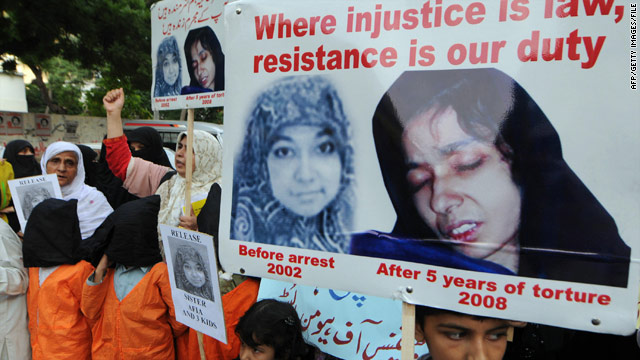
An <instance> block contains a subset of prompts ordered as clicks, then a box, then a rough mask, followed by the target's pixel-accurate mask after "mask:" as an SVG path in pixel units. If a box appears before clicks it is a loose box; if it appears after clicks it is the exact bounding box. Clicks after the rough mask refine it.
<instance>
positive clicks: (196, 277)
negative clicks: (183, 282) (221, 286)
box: [182, 260, 207, 288]
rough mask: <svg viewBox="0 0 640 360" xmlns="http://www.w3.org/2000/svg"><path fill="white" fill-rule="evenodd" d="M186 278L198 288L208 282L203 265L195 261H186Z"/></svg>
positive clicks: (184, 266) (183, 266)
mask: <svg viewBox="0 0 640 360" xmlns="http://www.w3.org/2000/svg"><path fill="white" fill-rule="evenodd" d="M182 270H184V276H185V277H186V278H187V281H189V283H190V284H191V285H193V286H195V287H197V288H199V287H201V286H202V285H204V284H205V282H206V281H207V277H206V276H205V273H204V269H203V268H202V265H201V264H200V263H198V262H195V261H193V260H186V261H185V262H184V265H182Z"/></svg>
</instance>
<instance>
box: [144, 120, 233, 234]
mask: <svg viewBox="0 0 640 360" xmlns="http://www.w3.org/2000/svg"><path fill="white" fill-rule="evenodd" d="M185 136H187V133H185V132H181V133H180V135H178V141H177V142H178V143H180V140H182V138H183V137H185ZM176 151H177V148H176ZM193 154H194V156H195V170H194V171H193V176H192V177H191V196H192V197H193V196H195V195H198V194H208V193H209V190H210V189H211V186H212V185H213V184H214V183H220V181H221V180H222V177H221V174H222V144H220V141H218V139H217V138H216V137H214V136H213V135H211V134H209V133H208V132H206V131H202V130H193ZM185 185H186V181H185V179H184V178H183V177H182V176H179V175H174V176H173V177H171V179H169V180H167V181H165V182H164V183H162V185H160V187H159V188H158V190H157V191H156V194H158V195H160V197H161V199H162V200H161V203H160V212H159V213H158V224H166V225H170V226H178V224H179V223H180V219H179V217H180V215H181V210H182V209H181V208H182V205H184V191H185Z"/></svg>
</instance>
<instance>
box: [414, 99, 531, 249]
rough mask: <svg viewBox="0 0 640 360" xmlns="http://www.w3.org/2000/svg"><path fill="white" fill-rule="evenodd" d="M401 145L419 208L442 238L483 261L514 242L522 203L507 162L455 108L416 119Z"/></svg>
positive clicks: (422, 115) (428, 113) (421, 115)
mask: <svg viewBox="0 0 640 360" xmlns="http://www.w3.org/2000/svg"><path fill="white" fill-rule="evenodd" d="M402 144H403V148H404V152H405V156H406V161H407V164H408V167H409V171H408V173H407V181H408V183H409V185H410V186H411V188H412V191H413V200H414V203H415V206H416V208H417V210H418V212H419V213H420V216H421V217H422V219H423V220H424V221H425V222H426V223H427V224H428V225H429V226H430V227H431V228H432V229H434V230H435V231H436V232H437V233H438V234H439V236H440V238H441V239H446V240H449V241H451V242H452V243H453V244H454V246H456V248H457V250H458V251H460V252H462V253H463V254H465V255H467V256H471V257H473V258H480V259H483V258H486V257H488V256H489V255H492V254H494V253H495V252H496V251H498V250H499V249H501V248H502V246H504V245H506V244H507V243H509V242H511V241H512V240H515V237H516V235H517V231H518V226H519V222H520V201H521V199H520V191H519V189H518V187H517V186H516V184H515V183H514V182H513V180H512V177H511V170H510V166H509V163H508V162H507V161H506V160H505V159H503V157H502V155H501V154H500V152H499V151H498V150H497V149H496V147H495V146H494V145H493V144H490V143H486V142H483V141H481V140H478V139H476V138H474V137H472V136H470V135H468V134H467V133H465V132H464V131H463V130H462V129H461V128H460V126H459V124H458V117H457V114H456V111H455V110H453V109H452V108H451V107H449V108H447V109H445V110H444V111H443V112H442V113H440V114H437V115H435V111H434V110H433V109H431V110H427V111H425V112H424V113H422V114H420V115H418V116H416V117H415V118H413V119H412V120H411V121H410V122H409V124H408V125H407V126H406V128H405V130H404V133H403V138H402Z"/></svg>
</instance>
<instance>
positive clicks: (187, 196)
mask: <svg viewBox="0 0 640 360" xmlns="http://www.w3.org/2000/svg"><path fill="white" fill-rule="evenodd" d="M193 118H194V111H193V109H189V110H187V148H186V149H185V161H186V162H187V163H186V173H185V176H184V179H185V181H186V184H185V187H184V210H185V215H187V216H190V215H191V178H192V177H193ZM196 335H197V337H198V349H199V350H200V360H206V359H207V356H206V355H205V353H204V337H203V335H202V333H201V332H200V331H196Z"/></svg>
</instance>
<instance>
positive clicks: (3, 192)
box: [0, 160, 16, 223]
mask: <svg viewBox="0 0 640 360" xmlns="http://www.w3.org/2000/svg"><path fill="white" fill-rule="evenodd" d="M13 178H14V174H13V166H11V163H9V162H8V161H5V160H0V219H2V220H4V221H5V222H6V223H9V217H8V214H12V215H13V216H15V212H16V210H15V209H14V207H13V200H12V199H11V191H10V190H9V183H8V181H9V180H12V179H13Z"/></svg>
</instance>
